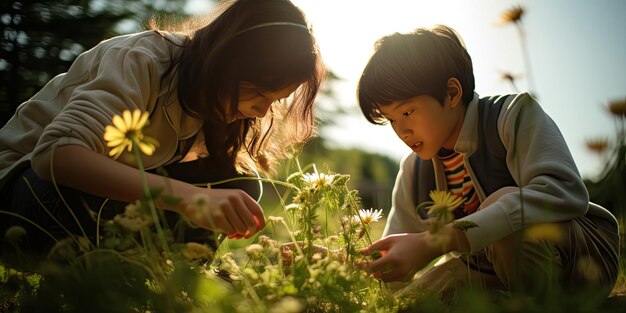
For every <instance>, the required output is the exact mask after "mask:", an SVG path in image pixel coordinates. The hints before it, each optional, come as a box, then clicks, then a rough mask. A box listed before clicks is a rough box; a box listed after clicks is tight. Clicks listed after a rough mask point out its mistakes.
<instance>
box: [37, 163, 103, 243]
mask: <svg viewBox="0 0 626 313" xmlns="http://www.w3.org/2000/svg"><path fill="white" fill-rule="evenodd" d="M53 165H54V151H53V153H51V154H50V179H51V180H52V186H54V190H56V192H57V194H58V195H59V199H61V201H62V202H63V204H64V205H65V207H66V208H67V210H68V211H69V212H70V215H72V218H74V221H76V225H78V228H79V229H80V231H81V233H83V236H85V238H89V237H88V236H87V233H86V232H85V230H84V229H83V225H81V224H80V221H79V220H78V217H76V214H74V211H73V210H72V208H70V206H69V205H68V204H67V202H66V201H65V198H63V195H62V194H61V191H60V190H59V186H58V185H57V182H56V179H55V178H54V166H53ZM33 194H34V192H33ZM44 208H45V207H44ZM46 211H48V210H47V209H46ZM48 214H50V212H48ZM89 243H90V244H91V242H89ZM79 246H80V244H79Z"/></svg>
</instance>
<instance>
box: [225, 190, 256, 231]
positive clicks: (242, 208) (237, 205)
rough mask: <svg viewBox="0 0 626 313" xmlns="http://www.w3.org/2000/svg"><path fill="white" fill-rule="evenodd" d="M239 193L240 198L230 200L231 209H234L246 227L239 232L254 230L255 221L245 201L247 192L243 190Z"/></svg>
mask: <svg viewBox="0 0 626 313" xmlns="http://www.w3.org/2000/svg"><path fill="white" fill-rule="evenodd" d="M241 194H242V195H243V197H242V198H234V199H232V200H231V205H232V207H233V211H235V213H236V214H237V215H238V216H239V219H240V220H241V222H242V223H243V224H244V225H245V227H246V229H244V230H240V233H241V234H245V233H247V232H250V233H251V232H256V227H257V223H256V221H255V219H254V216H253V215H252V213H251V212H250V209H249V208H248V206H247V203H246V201H245V198H246V196H247V194H245V193H243V192H242V193H241ZM257 205H258V204H257Z"/></svg>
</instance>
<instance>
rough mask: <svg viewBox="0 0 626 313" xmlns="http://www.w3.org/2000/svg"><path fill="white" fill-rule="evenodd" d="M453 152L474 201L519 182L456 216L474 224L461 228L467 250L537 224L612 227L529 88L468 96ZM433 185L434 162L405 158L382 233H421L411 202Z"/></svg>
mask: <svg viewBox="0 0 626 313" xmlns="http://www.w3.org/2000/svg"><path fill="white" fill-rule="evenodd" d="M479 103H480V104H479ZM454 150H455V151H457V152H459V153H461V154H463V155H464V164H465V167H466V169H467V171H468V173H469V175H470V176H471V179H472V182H473V183H474V186H475V188H476V193H477V194H478V197H479V198H480V200H481V202H482V201H483V200H485V198H487V197H488V196H489V195H491V194H492V193H494V192H495V191H497V190H498V189H500V188H502V187H506V186H519V187H521V188H520V189H518V190H517V191H515V192H510V193H507V194H505V195H503V196H501V197H500V198H499V199H498V200H497V201H496V202H494V203H493V204H491V205H489V206H487V207H484V208H483V209H481V210H479V211H477V212H475V213H473V214H470V215H468V216H465V217H463V218H461V219H459V220H467V221H472V222H474V223H476V224H477V225H478V227H474V228H471V229H469V230H468V231H467V238H468V241H469V243H470V246H471V252H476V251H478V250H480V249H482V248H484V247H486V246H487V245H489V244H491V243H493V242H495V241H497V240H499V239H502V238H504V237H506V236H508V235H510V234H513V233H514V232H516V231H519V230H521V229H523V228H524V227H527V226H528V225H532V224H537V223H550V222H563V221H567V220H572V219H575V218H577V217H579V216H583V215H585V214H593V215H596V216H601V217H603V218H605V219H608V220H611V221H613V222H614V223H615V224H617V221H616V220H615V217H613V216H612V215H611V213H609V212H608V211H607V210H605V209H604V208H602V207H600V206H598V205H596V204H593V203H590V202H589V195H588V193H587V189H586V188H585V185H584V184H583V181H582V179H581V177H580V174H579V172H578V169H577V168H576V164H575V163H574V160H573V159H572V156H571V154H570V152H569V149H568V147H567V144H566V143H565V140H564V139H563V136H562V135H561V133H560V131H559V129H558V127H557V126H556V124H555V123H554V122H553V121H552V119H550V117H549V116H548V115H547V114H546V113H545V112H544V111H543V110H542V109H541V107H540V106H539V104H538V103H537V102H536V101H535V99H533V98H532V97H531V96H530V95H529V94H528V93H522V94H518V95H510V96H504V97H491V98H483V99H479V98H478V95H474V99H473V100H472V101H471V102H470V103H469V105H468V107H467V111H466V115H465V120H464V122H463V126H462V128H461V132H460V134H459V138H458V140H457V142H456V145H455V147H454ZM416 167H418V168H416ZM416 173H418V174H417V175H418V176H417V177H416ZM433 189H437V190H446V189H447V184H446V177H445V174H444V171H443V165H442V164H441V161H440V160H439V159H438V158H433V159H432V160H418V159H417V156H416V155H415V154H414V153H411V154H409V155H407V156H405V157H404V158H403V159H402V161H401V163H400V171H399V172H398V175H397V178H396V182H395V186H394V189H393V199H392V207H391V211H390V214H389V217H388V219H387V225H386V227H385V230H384V232H383V236H387V235H390V234H396V233H415V232H423V231H427V230H428V226H427V225H426V223H425V220H426V219H427V218H428V216H427V215H426V214H424V212H417V210H416V204H419V203H421V202H423V201H427V200H430V199H429V198H428V193H429V192H430V190H433ZM520 194H523V208H522V205H521V201H520V197H521V195H520Z"/></svg>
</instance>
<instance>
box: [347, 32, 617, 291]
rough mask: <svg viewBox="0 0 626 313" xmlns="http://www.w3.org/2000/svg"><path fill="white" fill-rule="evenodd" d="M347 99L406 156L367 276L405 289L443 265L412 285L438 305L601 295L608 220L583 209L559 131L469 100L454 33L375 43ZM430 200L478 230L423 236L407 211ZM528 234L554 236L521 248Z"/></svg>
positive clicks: (525, 100) (605, 283)
mask: <svg viewBox="0 0 626 313" xmlns="http://www.w3.org/2000/svg"><path fill="white" fill-rule="evenodd" d="M358 98H359V104H360V107H361V110H362V112H363V114H364V115H365V117H366V118H367V120H368V121H370V122H371V123H374V124H385V123H389V124H391V126H392V127H393V129H394V131H395V132H396V134H397V135H398V137H399V138H400V139H401V140H402V141H404V142H405V143H406V144H407V146H409V148H411V150H413V153H411V154H410V155H408V156H406V157H405V158H404V159H403V160H402V162H401V166H400V171H399V173H398V176H397V179H396V183H395V187H394V191H393V201H392V208H391V212H390V215H389V217H388V220H387V225H386V227H385V230H384V233H383V238H382V239H381V240H379V241H377V242H375V243H374V244H372V245H371V246H370V247H368V248H366V249H364V253H366V254H370V253H372V252H373V251H376V250H380V251H382V252H383V256H382V257H380V258H379V259H377V260H375V261H372V262H371V263H369V264H368V265H366V266H365V269H366V270H368V271H369V272H372V273H374V275H375V276H376V277H380V278H381V279H382V280H384V281H406V280H409V279H411V278H412V277H413V276H414V274H415V273H416V272H417V271H419V270H422V269H423V268H424V267H426V265H428V264H429V263H430V262H431V261H433V260H434V259H436V258H437V257H440V256H442V255H445V257H444V258H442V259H440V260H439V262H438V263H437V264H436V265H435V266H434V267H432V268H427V269H425V270H424V271H423V273H422V274H421V275H420V276H419V277H418V278H416V281H415V282H414V284H416V285H417V286H422V287H426V288H430V289H434V290H435V291H438V292H442V293H443V292H447V291H451V290H454V287H455V286H458V285H462V284H467V283H469V282H473V283H480V284H481V285H483V286H484V285H487V286H489V287H490V288H496V289H506V290H522V291H530V292H541V291H546V288H547V286H561V287H563V288H569V287H582V288H584V287H593V288H598V287H600V286H601V287H602V288H603V289H602V290H603V292H605V293H606V294H608V292H610V290H611V288H612V287H613V284H614V283H615V280H616V278H617V273H618V255H619V253H618V249H619V237H618V230H617V229H618V227H617V222H616V219H615V218H614V217H613V216H612V215H611V213H609V212H608V211H607V210H605V209H603V208H602V207H600V206H598V205H596V204H593V203H589V199H588V194H587V191H586V189H585V186H584V184H583V182H582V179H581V177H580V174H579V173H578V170H577V168H576V165H575V163H574V160H573V159H572V157H571V155H570V152H569V150H568V147H567V145H566V143H565V141H564V139H563V137H562V136H561V134H560V132H559V129H558V127H557V126H556V125H555V124H554V122H553V121H552V120H551V119H550V118H549V117H548V116H547V115H546V114H545V113H544V112H543V111H542V109H541V107H540V106H539V104H537V102H536V101H535V100H534V99H533V98H532V97H531V96H530V95H529V94H528V93H522V94H518V95H509V96H498V97H489V98H479V97H478V95H477V94H476V93H474V75H473V70H472V61H471V58H470V56H469V55H468V53H467V51H466V49H465V47H464V46H463V44H462V42H461V39H460V38H459V37H458V36H457V35H456V33H455V32H454V30H452V29H451V28H449V27H446V26H437V27H435V28H433V29H418V30H416V31H415V32H413V33H409V34H399V33H395V34H393V35H390V36H387V37H384V38H382V39H381V40H379V41H378V42H377V44H376V51H375V53H374V54H373V56H372V57H371V59H370V61H369V63H368V64H367V66H366V67H365V70H364V71H363V75H362V76H361V79H360V82H359V88H358ZM418 158H419V159H418ZM431 190H448V191H449V192H451V193H452V194H454V195H456V196H458V197H459V198H462V199H463V203H462V205H461V206H460V207H458V208H457V209H456V210H455V211H454V212H453V213H454V218H455V219H456V221H469V222H472V223H474V224H475V225H476V226H477V227H473V228H469V229H467V230H466V231H463V230H461V229H459V228H457V227H454V225H455V223H448V224H446V225H445V226H443V227H442V228H441V229H439V231H437V233H436V234H434V233H431V232H429V231H428V225H429V223H432V220H433V219H432V218H430V217H429V215H428V214H427V213H426V212H425V211H424V210H423V209H420V210H416V206H417V205H418V204H420V203H423V202H424V201H428V200H430V199H428V198H427V197H428V195H429V192H430V191H431ZM537 225H539V226H541V227H544V228H543V229H544V230H553V231H552V233H553V235H552V236H547V235H544V236H541V235H540V236H530V235H529V233H530V229H531V228H534V229H541V228H536V227H537ZM554 230H556V233H555V232H554ZM544 232H545V231H544ZM534 233H536V231H535V232H534ZM435 235H436V236H437V238H439V239H438V240H434V239H435ZM441 238H444V240H441ZM437 242H443V243H440V244H437ZM449 252H456V253H452V254H450V253H449ZM458 252H460V253H458ZM468 255H469V256H468ZM468 272H469V273H468ZM553 274H554V275H553ZM470 276H471V277H470Z"/></svg>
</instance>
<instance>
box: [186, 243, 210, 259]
mask: <svg viewBox="0 0 626 313" xmlns="http://www.w3.org/2000/svg"><path fill="white" fill-rule="evenodd" d="M181 255H182V256H183V258H185V259H186V260H188V261H196V260H203V259H211V258H213V250H211V248H209V247H207V246H206V245H203V244H200V243H197V242H188V243H186V244H185V247H184V248H183V250H182V252H181Z"/></svg>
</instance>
